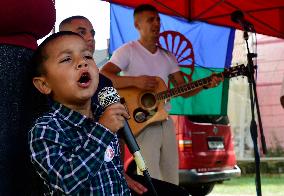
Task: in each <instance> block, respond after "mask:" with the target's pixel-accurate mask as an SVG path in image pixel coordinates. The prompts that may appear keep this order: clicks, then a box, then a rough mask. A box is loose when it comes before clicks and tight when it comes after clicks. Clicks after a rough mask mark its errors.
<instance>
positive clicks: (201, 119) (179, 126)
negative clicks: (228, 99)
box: [125, 115, 241, 196]
mask: <svg viewBox="0 0 284 196" xmlns="http://www.w3.org/2000/svg"><path fill="white" fill-rule="evenodd" d="M172 118H173V120H174V123H175V129H176V138H177V142H178V151H179V180H180V185H181V186H183V187H185V188H186V189H187V190H188V191H189V192H190V194H191V195H193V196H194V195H198V196H202V195H207V194H209V193H210V192H211V191H212V189H213V187H214V185H215V183H216V182H222V181H224V180H229V179H230V178H232V177H235V176H239V175H240V174H241V171H240V168H239V167H238V166H237V165H236V157H235V152H234V144H233V139H232V133H231V129H230V126H229V122H228V118H227V116H175V115H172ZM125 169H126V171H127V172H134V171H135V170H136V164H135V162H134V161H133V159H132V156H131V154H130V153H129V151H128V150H126V154H125Z"/></svg>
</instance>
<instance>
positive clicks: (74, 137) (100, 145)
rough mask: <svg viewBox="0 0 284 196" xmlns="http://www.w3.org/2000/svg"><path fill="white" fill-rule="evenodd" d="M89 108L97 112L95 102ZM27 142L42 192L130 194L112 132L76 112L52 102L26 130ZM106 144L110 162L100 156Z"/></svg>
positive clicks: (114, 135)
mask: <svg viewBox="0 0 284 196" xmlns="http://www.w3.org/2000/svg"><path fill="white" fill-rule="evenodd" d="M93 111H94V114H95V116H98V115H100V114H101V112H99V110H98V106H96V105H93ZM29 144H30V150H31V160H32V163H33V164H34V165H35V167H36V170H37V172H38V174H39V175H40V176H41V178H43V179H44V182H45V185H46V186H47V189H46V193H45V195H88V196H89V195H96V196H100V195H104V196H111V195H113V196H124V195H131V194H130V191H129V189H128V186H127V183H126V180H125V178H124V176H123V166H122V164H121V159H120V150H119V144H118V139H117V136H116V134H113V133H112V132H110V131H109V130H108V129H107V128H105V127H103V126H102V125H100V124H99V123H97V122H95V121H93V120H91V119H88V118H86V117H85V116H83V115H81V114H80V113H78V112H75V111H73V110H70V109H69V108H67V107H65V106H63V105H61V104H59V103H56V102H54V103H53V104H52V110H51V111H50V112H49V113H47V114H46V115H44V116H42V117H40V118H39V119H37V121H36V123H35V125H34V126H33V128H32V129H31V130H30V132H29ZM107 147H108V148H109V147H111V148H112V149H113V151H114V157H113V159H112V160H111V161H106V160H105V158H104V157H105V152H106V149H107Z"/></svg>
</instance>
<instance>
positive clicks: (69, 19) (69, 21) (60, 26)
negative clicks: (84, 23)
mask: <svg viewBox="0 0 284 196" xmlns="http://www.w3.org/2000/svg"><path fill="white" fill-rule="evenodd" d="M76 19H83V20H88V21H89V19H88V18H86V17H85V16H80V15H78V16H70V17H68V18H65V19H64V20H62V21H61V23H60V24H59V30H61V29H62V27H63V26H64V25H66V24H69V23H71V22H72V21H73V20H76Z"/></svg>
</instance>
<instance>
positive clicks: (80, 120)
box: [51, 101, 101, 126]
mask: <svg viewBox="0 0 284 196" xmlns="http://www.w3.org/2000/svg"><path fill="white" fill-rule="evenodd" d="M51 105H52V109H53V110H54V113H55V114H56V115H59V116H60V117H61V118H63V119H64V120H66V121H67V122H69V123H71V124H73V125H74V126H82V124H85V123H86V122H87V121H90V120H91V119H89V118H87V117H86V116H85V115H82V114H80V113H79V112H76V111H74V110H72V109H70V108H68V107H66V106H64V105H62V104H61V103H58V102H55V101H53V102H52V104H51ZM98 110H99V107H98V106H97V105H96V104H92V111H93V114H94V116H95V117H98V116H99V115H100V114H101V113H100V111H98ZM95 120H96V119H95Z"/></svg>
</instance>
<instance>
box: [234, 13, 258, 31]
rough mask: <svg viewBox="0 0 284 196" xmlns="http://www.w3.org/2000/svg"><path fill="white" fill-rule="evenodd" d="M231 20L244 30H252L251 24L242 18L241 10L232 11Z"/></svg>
mask: <svg viewBox="0 0 284 196" xmlns="http://www.w3.org/2000/svg"><path fill="white" fill-rule="evenodd" d="M231 20H232V22H234V23H238V24H240V25H241V26H242V27H243V29H244V30H245V31H253V29H254V27H253V24H252V23H250V22H249V21H247V20H245V19H244V14H243V12H242V11H241V10H237V11H234V12H232V14H231Z"/></svg>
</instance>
